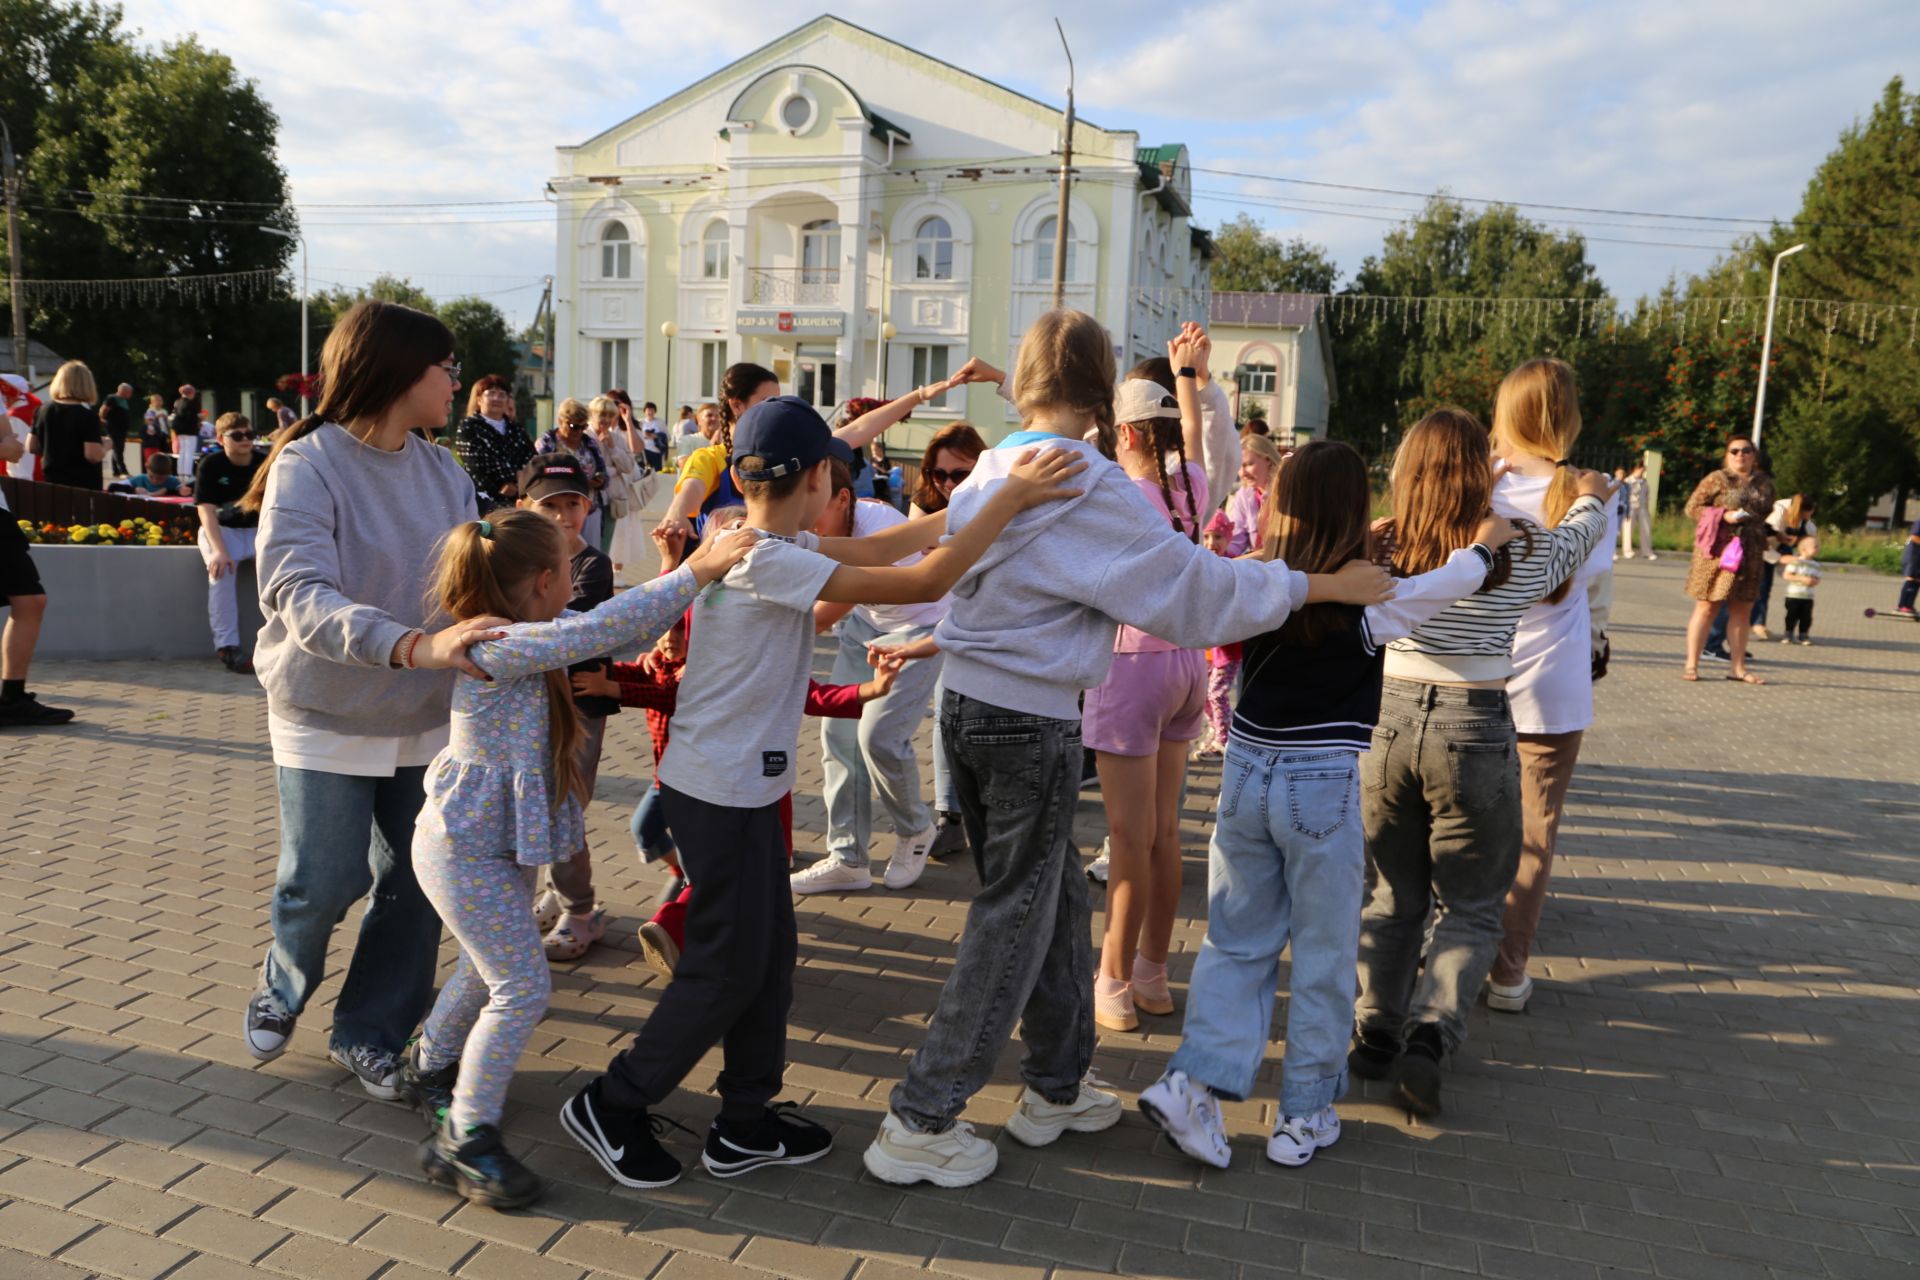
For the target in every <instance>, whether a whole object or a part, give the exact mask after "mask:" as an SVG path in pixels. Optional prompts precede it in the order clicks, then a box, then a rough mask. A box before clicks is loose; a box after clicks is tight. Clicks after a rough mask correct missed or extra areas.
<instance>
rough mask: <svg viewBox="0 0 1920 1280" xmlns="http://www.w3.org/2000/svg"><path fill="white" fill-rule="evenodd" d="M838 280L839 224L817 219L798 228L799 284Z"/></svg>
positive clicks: (828, 282)
mask: <svg viewBox="0 0 1920 1280" xmlns="http://www.w3.org/2000/svg"><path fill="white" fill-rule="evenodd" d="M839 279H840V224H839V223H837V222H833V221H831V220H829V219H826V218H819V219H816V220H814V221H812V222H809V223H807V224H806V225H805V226H803V227H801V228H800V283H801V284H833V283H834V282H836V281H838V280H839Z"/></svg>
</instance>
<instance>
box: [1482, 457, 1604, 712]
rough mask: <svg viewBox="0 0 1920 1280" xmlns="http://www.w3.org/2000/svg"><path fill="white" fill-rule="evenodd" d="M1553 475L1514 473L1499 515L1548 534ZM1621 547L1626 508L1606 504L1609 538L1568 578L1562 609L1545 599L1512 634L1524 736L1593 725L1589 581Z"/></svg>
mask: <svg viewBox="0 0 1920 1280" xmlns="http://www.w3.org/2000/svg"><path fill="white" fill-rule="evenodd" d="M1552 479H1553V477H1552V476H1522V475H1515V474H1514V473H1513V472H1511V471H1509V472H1507V473H1506V474H1505V475H1502V476H1501V477H1500V479H1499V480H1498V481H1497V482H1496V483H1495V484H1494V486H1493V513H1494V514H1495V515H1497V516H1517V517H1519V518H1520V519H1522V520H1531V521H1532V522H1533V523H1534V524H1537V525H1539V526H1541V527H1542V528H1545V527H1546V518H1545V516H1544V515H1543V514H1542V512H1543V510H1544V509H1545V506H1546V501H1547V485H1548V484H1549V483H1550V482H1551V481H1552ZM1619 540H1620V508H1619V507H1618V505H1616V504H1615V503H1611V502H1609V503H1608V504H1607V536H1606V537H1604V538H1602V539H1600V542H1599V543H1598V545H1596V546H1595V547H1594V549H1593V554H1592V555H1590V556H1588V557H1587V560H1586V563H1585V564H1583V565H1581V566H1580V567H1579V568H1578V569H1575V570H1574V571H1573V577H1572V578H1570V579H1568V586H1567V594H1566V596H1565V598H1563V599H1562V600H1561V601H1560V603H1558V604H1549V603H1548V602H1546V601H1545V600H1542V601H1541V602H1540V603H1539V604H1536V605H1534V606H1533V607H1532V608H1530V609H1528V610H1527V611H1526V613H1524V614H1522V615H1521V617H1520V626H1519V628H1518V629H1517V630H1516V631H1515V632H1514V634H1513V675H1512V677H1511V678H1509V679H1508V681H1507V700H1508V701H1509V702H1510V703H1511V704H1512V706H1513V727H1514V728H1515V729H1516V730H1517V731H1519V732H1521V733H1572V732H1573V731H1574V730H1576V729H1585V728H1587V727H1588V726H1590V725H1592V724H1593V643H1592V636H1591V631H1592V617H1591V615H1590V614H1589V613H1588V610H1587V582H1588V580H1590V579H1591V578H1592V577H1593V576H1594V575H1595V574H1599V573H1611V572H1613V546H1614V544H1615V543H1616V542H1618V541H1619Z"/></svg>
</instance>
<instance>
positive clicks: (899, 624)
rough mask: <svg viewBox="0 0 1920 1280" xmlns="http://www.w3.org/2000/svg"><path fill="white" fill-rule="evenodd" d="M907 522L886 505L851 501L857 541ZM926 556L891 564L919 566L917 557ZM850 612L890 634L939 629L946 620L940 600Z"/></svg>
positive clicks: (862, 607) (866, 607)
mask: <svg viewBox="0 0 1920 1280" xmlns="http://www.w3.org/2000/svg"><path fill="white" fill-rule="evenodd" d="M906 522H907V518H906V516H904V515H902V514H900V512H899V510H898V509H897V508H895V507H893V506H892V505H891V504H889V503H885V502H876V501H874V500H872V499H870V498H856V499H855V500H854V503H853V536H854V537H856V538H864V537H867V536H868V535H870V534H875V533H879V532H880V531H881V530H882V529H891V528H893V527H894V526H895V525H901V524H905V523H906ZM925 554H926V553H925V552H924V551H916V552H914V553H913V554H912V555H910V556H908V557H907V558H906V559H904V560H896V561H894V563H895V564H897V565H901V566H905V565H910V564H918V563H919V562H920V557H921V556H923V555H925ZM853 611H854V612H855V613H857V614H859V615H860V616H861V617H862V618H864V619H866V620H867V621H868V622H870V623H872V624H873V629H874V630H875V631H879V632H882V633H883V634H891V633H893V632H895V631H911V630H912V629H914V628H915V627H932V626H937V625H939V622H940V619H942V618H944V617H946V616H947V597H945V596H942V597H941V598H940V599H938V600H936V601H934V602H933V603H932V604H857V605H855V606H853Z"/></svg>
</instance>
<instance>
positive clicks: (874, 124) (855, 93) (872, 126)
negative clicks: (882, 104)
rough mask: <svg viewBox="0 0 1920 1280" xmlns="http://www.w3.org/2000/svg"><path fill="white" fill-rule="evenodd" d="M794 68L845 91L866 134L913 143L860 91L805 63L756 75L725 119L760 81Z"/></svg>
mask: <svg viewBox="0 0 1920 1280" xmlns="http://www.w3.org/2000/svg"><path fill="white" fill-rule="evenodd" d="M880 39H883V40H884V39H886V37H885V36H882V37H880ZM903 47H904V46H903ZM795 68H801V69H804V70H807V71H811V72H813V73H814V74H815V75H821V76H825V77H826V78H827V79H829V80H831V81H833V82H834V83H835V84H837V85H839V86H840V87H841V88H842V89H845V90H846V91H847V96H848V97H850V98H852V99H853V105H855V106H856V107H859V108H860V114H861V115H862V116H864V117H866V121H867V132H868V133H869V134H871V135H872V136H873V137H876V138H878V139H880V140H881V141H882V142H885V141H886V140H887V137H888V135H892V136H893V137H894V138H896V139H898V140H899V141H901V142H912V141H913V135H912V134H911V133H908V132H907V131H906V130H905V129H903V128H901V127H900V126H899V125H897V124H895V123H894V122H893V121H891V120H889V119H887V117H885V116H883V115H881V114H880V113H879V112H878V111H875V110H874V109H873V108H872V107H870V106H868V105H867V100H866V99H865V98H863V97H861V96H860V91H859V90H858V89H856V88H854V87H853V86H852V85H850V84H848V83H847V82H846V81H845V80H844V79H843V78H841V77H840V76H837V75H835V74H834V73H833V72H831V71H829V70H827V69H826V68H825V67H816V66H814V65H813V64H811V63H807V62H783V63H781V64H780V65H779V66H777V67H769V68H767V70H765V71H764V72H762V73H761V74H760V75H757V76H755V77H754V78H753V79H752V80H749V81H748V82H747V85H746V87H745V88H744V89H742V90H740V92H739V93H738V94H737V95H735V97H734V99H733V106H731V107H728V108H727V119H729V120H732V119H735V118H736V117H735V110H736V108H738V107H739V105H740V100H741V99H742V98H744V97H746V96H747V94H749V93H751V92H752V91H753V88H754V86H755V85H757V84H759V83H760V82H761V81H762V80H764V79H766V78H767V77H768V76H770V75H775V74H777V73H779V72H781V71H787V70H792V69H795ZM728 132H729V131H728V130H726V129H722V130H721V131H720V136H721V137H723V138H724V137H726V136H728Z"/></svg>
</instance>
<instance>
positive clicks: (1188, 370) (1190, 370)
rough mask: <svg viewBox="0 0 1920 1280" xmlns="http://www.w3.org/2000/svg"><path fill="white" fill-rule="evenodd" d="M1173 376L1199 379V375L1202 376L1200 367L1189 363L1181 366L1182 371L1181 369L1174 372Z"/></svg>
mask: <svg viewBox="0 0 1920 1280" xmlns="http://www.w3.org/2000/svg"><path fill="white" fill-rule="evenodd" d="M1173 376H1174V377H1176V378H1194V379H1198V378H1199V376H1200V371H1199V370H1198V369H1195V368H1194V367H1193V366H1192V365H1190V364H1189V365H1183V366H1182V367H1181V369H1180V371H1179V372H1178V373H1176V374H1174V375H1173Z"/></svg>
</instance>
